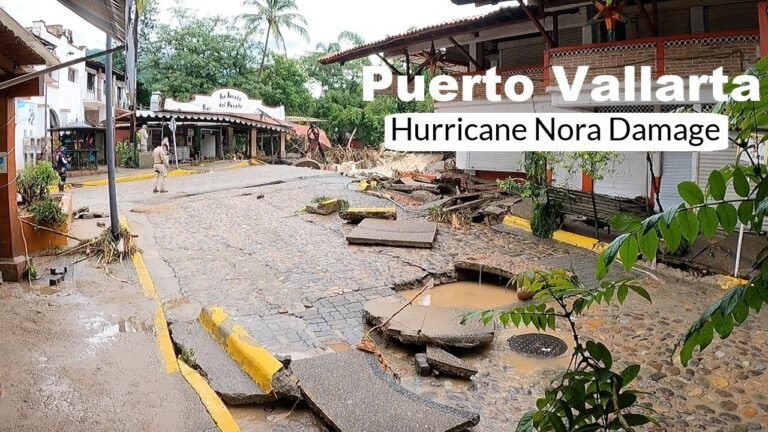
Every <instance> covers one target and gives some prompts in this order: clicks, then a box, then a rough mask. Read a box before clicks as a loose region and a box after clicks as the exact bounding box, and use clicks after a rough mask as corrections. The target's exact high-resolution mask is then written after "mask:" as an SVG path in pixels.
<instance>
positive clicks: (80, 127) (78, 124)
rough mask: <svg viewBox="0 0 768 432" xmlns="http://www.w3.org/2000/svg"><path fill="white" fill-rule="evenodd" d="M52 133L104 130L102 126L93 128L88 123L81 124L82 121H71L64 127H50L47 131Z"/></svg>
mask: <svg viewBox="0 0 768 432" xmlns="http://www.w3.org/2000/svg"><path fill="white" fill-rule="evenodd" d="M48 130H49V131H52V132H57V131H58V132H61V131H74V130H101V131H103V130H105V128H104V127H103V126H93V125H90V124H88V123H85V122H82V121H73V122H70V123H68V124H66V125H64V126H60V127H52V128H50V129H48Z"/></svg>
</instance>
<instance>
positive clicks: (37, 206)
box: [29, 196, 67, 227]
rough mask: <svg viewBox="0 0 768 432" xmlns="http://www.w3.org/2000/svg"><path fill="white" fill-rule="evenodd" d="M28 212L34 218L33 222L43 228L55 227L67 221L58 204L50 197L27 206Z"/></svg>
mask: <svg viewBox="0 0 768 432" xmlns="http://www.w3.org/2000/svg"><path fill="white" fill-rule="evenodd" d="M29 212H30V213H32V215H33V216H34V217H35V222H36V223H37V224H38V225H40V226H44V227H56V226H59V225H61V224H62V223H64V221H66V220H67V214H66V213H64V211H63V210H62V209H61V206H60V205H59V202H58V201H57V200H55V199H53V198H51V197H50V196H47V197H45V198H42V199H40V200H37V201H35V202H34V204H32V205H31V206H29Z"/></svg>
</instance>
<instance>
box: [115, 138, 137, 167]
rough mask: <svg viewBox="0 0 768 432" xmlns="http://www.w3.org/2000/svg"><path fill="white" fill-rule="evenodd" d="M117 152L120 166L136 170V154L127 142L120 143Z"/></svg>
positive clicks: (116, 148)
mask: <svg viewBox="0 0 768 432" xmlns="http://www.w3.org/2000/svg"><path fill="white" fill-rule="evenodd" d="M115 151H116V152H117V156H118V158H119V159H120V166H121V167H125V168H136V166H137V165H138V164H137V163H136V152H134V151H133V149H132V148H131V146H130V145H129V144H128V143H127V142H125V141H120V142H119V143H117V145H116V146H115Z"/></svg>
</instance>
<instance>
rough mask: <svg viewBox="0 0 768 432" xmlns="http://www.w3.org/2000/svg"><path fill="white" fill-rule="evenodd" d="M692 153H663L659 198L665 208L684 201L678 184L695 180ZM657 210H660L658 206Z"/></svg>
mask: <svg viewBox="0 0 768 432" xmlns="http://www.w3.org/2000/svg"><path fill="white" fill-rule="evenodd" d="M692 159H693V154H692V153H685V152H667V153H662V154H661V190H660V191H659V200H660V201H661V205H662V206H663V207H664V210H666V209H668V208H670V207H674V206H677V205H679V204H680V203H682V202H683V200H682V198H680V194H678V192H677V185H678V184H679V183H680V182H683V181H686V180H687V181H691V180H693V172H692V168H693V166H692V163H693V162H692ZM656 211H659V209H658V208H656Z"/></svg>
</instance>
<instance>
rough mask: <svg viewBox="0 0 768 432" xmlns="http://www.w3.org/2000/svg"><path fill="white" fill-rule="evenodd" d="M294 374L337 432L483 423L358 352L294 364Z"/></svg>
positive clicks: (423, 430)
mask: <svg viewBox="0 0 768 432" xmlns="http://www.w3.org/2000/svg"><path fill="white" fill-rule="evenodd" d="M291 369H292V370H293V373H294V374H295V375H296V377H297V378H298V379H299V387H300V388H301V392H302V394H303V396H304V399H305V400H306V401H307V403H308V404H309V406H310V407H312V409H313V410H315V412H317V413H318V414H319V415H320V416H321V417H322V418H323V419H324V420H325V421H326V423H327V424H328V425H329V426H330V427H331V429H333V430H335V431H339V432H357V431H366V432H388V431H398V432H411V431H413V432H417V431H418V432H447V431H463V430H466V429H467V428H469V427H472V426H475V425H477V424H478V423H479V422H480V416H479V415H478V414H477V413H472V412H469V411H464V410H461V409H457V408H452V407H449V406H446V405H441V404H437V403H435V402H432V401H430V400H428V399H425V398H423V397H421V396H419V395H417V394H415V393H413V392H411V391H409V390H407V389H406V388H404V387H402V386H401V385H400V384H399V383H398V382H397V381H395V380H394V379H393V378H392V377H391V376H390V375H388V374H387V373H386V372H385V371H384V369H383V368H382V367H381V365H380V364H379V362H378V360H376V357H375V356H373V355H371V354H368V353H364V352H361V351H359V350H356V349H353V350H348V351H344V352H340V353H333V354H324V355H320V356H317V357H313V358H308V359H302V360H295V361H294V362H293V363H292V364H291Z"/></svg>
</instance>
